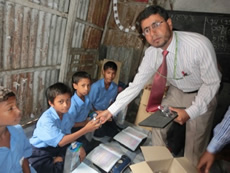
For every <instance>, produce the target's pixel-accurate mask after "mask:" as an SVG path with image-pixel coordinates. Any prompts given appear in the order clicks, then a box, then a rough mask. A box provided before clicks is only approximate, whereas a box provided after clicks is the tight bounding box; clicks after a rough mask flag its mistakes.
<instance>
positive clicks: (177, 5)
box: [167, 0, 230, 14]
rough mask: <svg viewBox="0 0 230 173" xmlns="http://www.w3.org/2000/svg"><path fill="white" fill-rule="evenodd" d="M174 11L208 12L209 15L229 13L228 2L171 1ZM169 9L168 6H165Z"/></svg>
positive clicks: (229, 4) (229, 5)
mask: <svg viewBox="0 0 230 173" xmlns="http://www.w3.org/2000/svg"><path fill="white" fill-rule="evenodd" d="M173 1H174V3H173V4H174V10H181V11H195V12H210V13H228V14H229V13H230V10H229V7H230V1H229V0H202V1H201V0H173ZM167 8H168V9H169V5H167Z"/></svg>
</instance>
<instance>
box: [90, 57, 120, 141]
mask: <svg viewBox="0 0 230 173" xmlns="http://www.w3.org/2000/svg"><path fill="white" fill-rule="evenodd" d="M116 73H117V65H116V63H115V62H113V61H107V62H106V63H105V64H104V66H103V71H102V74H103V76H104V78H102V79H100V80H98V81H96V82H95V83H93V84H92V86H91V89H90V93H89V99H90V102H91V103H92V106H93V110H94V111H100V110H105V109H107V108H108V107H109V106H110V105H111V104H112V103H113V102H114V101H115V99H116V96H117V93H118V86H117V84H116V83H115V82H113V80H114V79H115V77H116ZM111 120H112V119H111ZM117 133H118V127H117V125H116V123H115V121H114V120H112V121H108V122H106V123H105V124H103V125H102V127H101V128H100V129H98V130H96V131H95V133H94V137H104V136H110V137H113V136H114V135H116V134H117ZM94 139H97V138H94Z"/></svg>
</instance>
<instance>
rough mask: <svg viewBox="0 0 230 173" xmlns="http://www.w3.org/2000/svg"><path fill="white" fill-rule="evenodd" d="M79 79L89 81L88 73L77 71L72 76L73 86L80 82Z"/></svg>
mask: <svg viewBox="0 0 230 173" xmlns="http://www.w3.org/2000/svg"><path fill="white" fill-rule="evenodd" d="M81 79H89V80H90V81H91V76H90V74H89V73H87V72H85V71H78V72H75V73H74V74H73V76H72V84H73V83H75V84H78V82H79V81H80V80H81Z"/></svg>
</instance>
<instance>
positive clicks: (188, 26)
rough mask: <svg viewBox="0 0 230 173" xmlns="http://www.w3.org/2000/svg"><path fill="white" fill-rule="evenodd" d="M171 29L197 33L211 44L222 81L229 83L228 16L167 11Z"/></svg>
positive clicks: (229, 41) (229, 17) (229, 48)
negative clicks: (171, 25)
mask: <svg viewBox="0 0 230 173" xmlns="http://www.w3.org/2000/svg"><path fill="white" fill-rule="evenodd" d="M168 13H169V15H170V17H171V19H172V22H173V28H174V29H176V30H182V31H192V32H198V33H200V34H203V35H205V36H206V37H208V38H209V39H210V41H211V42H212V44H213V46H214V49H215V51H216V55H217V61H218V64H219V66H220V68H221V70H222V75H223V76H222V81H223V82H230V14H219V13H201V12H185V11H168Z"/></svg>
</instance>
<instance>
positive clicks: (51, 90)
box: [46, 82, 72, 103]
mask: <svg viewBox="0 0 230 173" xmlns="http://www.w3.org/2000/svg"><path fill="white" fill-rule="evenodd" d="M61 94H69V95H70V97H71V95H72V93H71V89H70V88H69V86H67V85H66V84H64V83H61V82H57V83H55V84H53V85H51V86H49V87H48V88H47V90H46V97H47V101H50V102H51V103H54V99H55V98H56V97H57V96H58V95H61Z"/></svg>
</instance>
